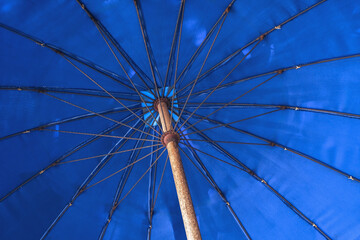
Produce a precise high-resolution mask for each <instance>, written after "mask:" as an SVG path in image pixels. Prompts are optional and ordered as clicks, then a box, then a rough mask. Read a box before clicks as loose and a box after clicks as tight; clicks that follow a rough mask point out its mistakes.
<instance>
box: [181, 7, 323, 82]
mask: <svg viewBox="0 0 360 240" xmlns="http://www.w3.org/2000/svg"><path fill="white" fill-rule="evenodd" d="M326 1H327V0H322V1H319V2H317V3H315V4H313V5H311V6H310V7H308V8H306V9H305V10H303V11H301V12H299V13H298V14H296V15H294V16H292V17H290V18H289V19H287V20H285V21H284V22H282V23H280V24H279V25H276V26H275V27H273V28H272V29H270V30H269V31H267V32H265V33H263V34H261V35H260V36H259V37H257V38H255V39H254V40H252V41H250V42H249V43H247V44H246V45H245V46H243V47H241V48H240V49H238V50H236V51H235V52H234V53H232V54H230V55H229V56H227V57H226V58H225V59H223V60H221V61H220V62H218V63H217V64H215V65H214V66H213V67H211V68H210V69H209V70H207V71H206V72H205V73H203V74H202V75H201V76H200V81H201V80H202V79H204V78H205V77H206V76H208V75H209V74H210V73H212V72H213V71H215V70H216V69H218V68H219V67H222V66H224V65H225V64H226V63H228V62H230V60H232V59H234V58H235V57H236V56H238V54H239V53H241V52H242V51H243V50H244V49H245V48H247V47H249V46H250V45H252V44H253V43H255V42H256V41H257V40H258V39H259V38H261V37H265V36H267V35H268V34H270V33H271V32H273V31H275V30H280V29H281V27H282V26H284V25H285V24H286V23H288V22H290V21H292V20H294V19H295V18H297V17H298V16H300V15H302V14H304V13H306V12H308V11H310V10H311V9H313V8H315V7H316V6H318V5H320V4H322V3H324V2H326ZM183 89H184V88H183Z"/></svg>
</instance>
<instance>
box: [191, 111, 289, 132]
mask: <svg viewBox="0 0 360 240" xmlns="http://www.w3.org/2000/svg"><path fill="white" fill-rule="evenodd" d="M281 110H283V108H279V109H275V110H272V111H269V112H265V113H261V114H257V115H255V116H252V117H247V118H243V119H240V120H236V121H233V122H230V123H227V124H228V125H231V124H235V123H239V122H242V121H246V120H250V119H253V118H257V117H261V116H264V115H267V114H270V113H274V112H278V111H281ZM187 113H189V114H191V112H189V111H187ZM219 127H223V126H222V125H218V126H214V127H210V128H205V129H201V130H200V132H205V131H208V130H211V129H215V128H219ZM195 133H197V132H191V133H187V134H184V136H188V135H192V134H195Z"/></svg>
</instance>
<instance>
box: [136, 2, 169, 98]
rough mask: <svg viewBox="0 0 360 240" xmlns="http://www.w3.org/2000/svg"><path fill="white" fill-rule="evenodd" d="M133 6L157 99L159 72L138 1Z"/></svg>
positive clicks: (158, 95)
mask: <svg viewBox="0 0 360 240" xmlns="http://www.w3.org/2000/svg"><path fill="white" fill-rule="evenodd" d="M134 5H135V8H136V14H137V17H138V20H139V24H140V28H141V34H142V37H143V40H144V45H145V49H146V55H147V57H148V60H149V65H150V69H151V74H152V77H153V80H154V88H155V92H156V94H157V97H158V98H160V94H159V89H158V86H157V78H158V79H159V80H160V83H161V84H162V80H161V75H160V73H159V70H158V68H157V65H156V61H155V58H154V53H153V51H152V48H151V44H150V39H149V37H148V34H147V31H146V26H145V21H144V17H143V12H142V9H141V5H140V1H138V0H134ZM155 73H156V75H157V78H156V77H155Z"/></svg>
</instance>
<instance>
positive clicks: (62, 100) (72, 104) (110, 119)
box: [42, 93, 154, 136]
mask: <svg viewBox="0 0 360 240" xmlns="http://www.w3.org/2000/svg"><path fill="white" fill-rule="evenodd" d="M42 94H45V95H47V96H49V97H52V98H54V99H56V100H59V101H61V102H64V103H66V104H69V105H71V106H74V107H76V108H79V109H82V110H84V111H87V112H89V113H92V114H95V115H97V116H99V117H102V118H105V119H107V120H109V121H112V122H115V123H118V124H120V125H123V126H126V127H128V128H133V127H131V126H129V125H127V124H125V123H122V122H119V121H116V120H114V119H112V118H109V117H106V116H104V115H101V114H99V113H96V112H94V111H91V110H89V109H86V108H83V107H81V106H78V105H76V104H74V103H70V102H68V101H66V100H64V99H61V98H58V97H55V96H53V95H51V94H48V93H42ZM126 109H128V108H126ZM135 115H136V114H135ZM136 117H139V116H138V115H136ZM135 130H136V131H139V132H143V133H145V132H144V131H142V130H139V129H135ZM146 134H147V133H146ZM147 135H150V136H154V135H151V134H147Z"/></svg>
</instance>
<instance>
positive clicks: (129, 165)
mask: <svg viewBox="0 0 360 240" xmlns="http://www.w3.org/2000/svg"><path fill="white" fill-rule="evenodd" d="M143 140H145V139H143ZM146 140H150V139H146ZM150 141H152V140H150ZM163 148H165V147H161V148H158V149H156V150H154V151H152V152H150V153H148V154H146V155H145V156H143V157H141V158H139V159H137V160H136V161H134V162H132V163H131V164H128V165H127V166H125V167H123V168H121V169H120V170H118V171H116V172H114V173H112V174H110V175H109V176H107V177H105V178H103V179H101V180H100V181H97V182H96V183H94V184H92V185H90V186H88V187H87V188H86V189H85V190H88V189H89V188H92V187H94V186H96V185H98V184H99V183H101V182H103V181H105V180H107V179H109V178H111V177H113V176H115V175H116V174H118V173H120V172H122V171H124V170H125V169H127V168H128V167H131V166H132V165H134V164H135V163H137V162H140V161H141V160H143V159H145V158H146V157H148V156H150V155H151V154H153V153H155V152H157V151H159V150H161V149H163ZM165 150H166V149H164V151H163V152H165ZM163 152H162V153H163ZM160 156H161V155H160ZM151 167H152V166H151ZM149 170H150V168H149Z"/></svg>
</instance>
